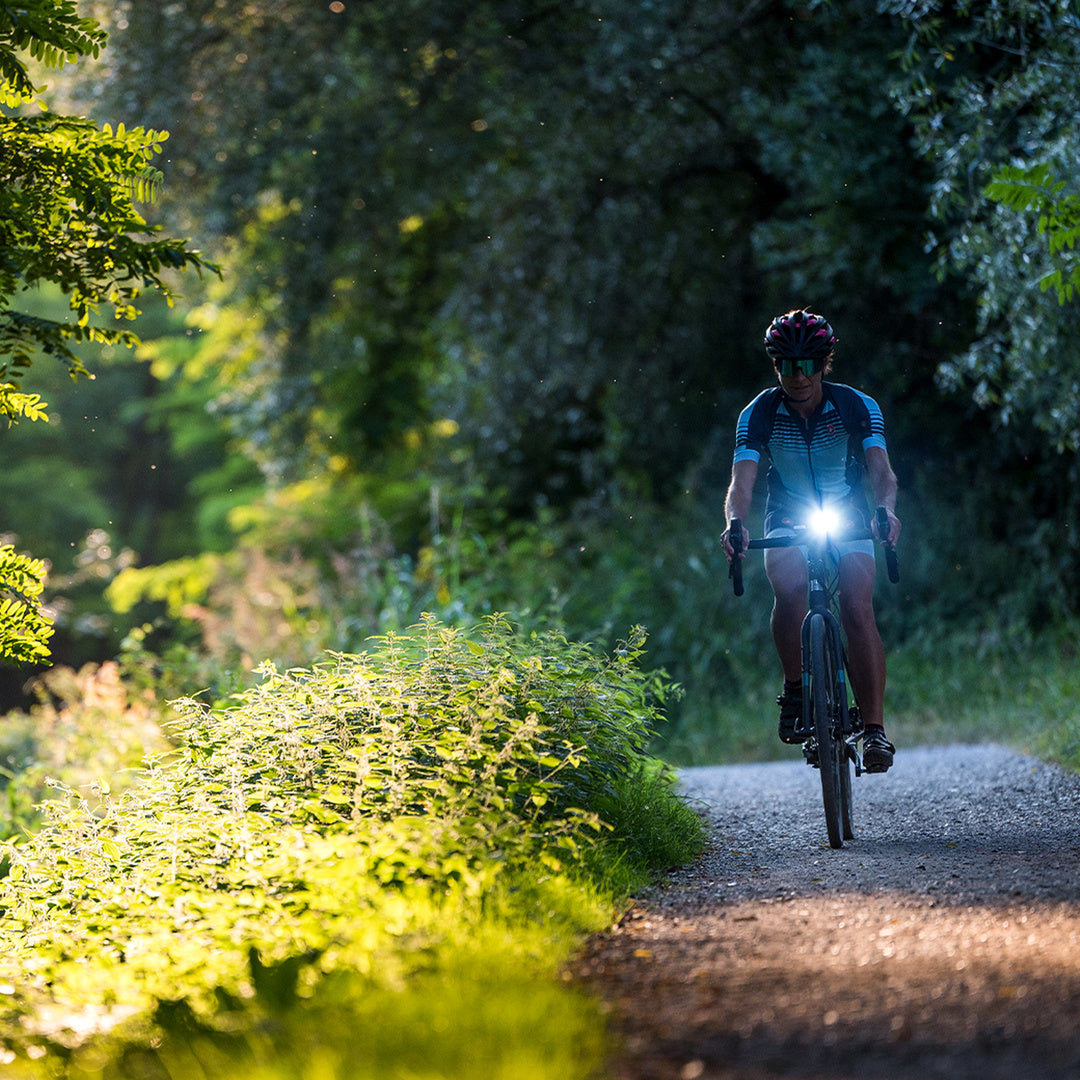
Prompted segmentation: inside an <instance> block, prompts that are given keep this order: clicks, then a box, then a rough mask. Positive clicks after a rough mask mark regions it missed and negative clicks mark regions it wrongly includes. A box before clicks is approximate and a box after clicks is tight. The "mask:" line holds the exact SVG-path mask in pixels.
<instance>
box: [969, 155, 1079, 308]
mask: <svg viewBox="0 0 1080 1080" xmlns="http://www.w3.org/2000/svg"><path fill="white" fill-rule="evenodd" d="M1064 187H1065V181H1064V180H1058V181H1055V180H1054V176H1053V173H1051V171H1050V167H1049V166H1048V165H1034V166H1032V167H1031V168H1027V169H1024V168H1019V167H1017V166H1005V167H1004V168H1003V169H1002V170H1001V171H1000V172H999V173H998V175H997V176H995V177H994V179H993V180H992V181H991V182H990V183H989V184H988V185H987V186H986V195H987V197H988V198H991V199H993V200H995V201H996V202H1000V203H1003V204H1004V205H1005V206H1007V207H1009V209H1010V210H1015V211H1017V212H1019V213H1026V212H1028V211H1032V210H1034V211H1035V212H1036V213H1037V214H1038V222H1039V224H1038V229H1039V232H1040V233H1041V234H1043V235H1045V236H1046V238H1047V245H1048V247H1049V252H1050V256H1051V258H1054V257H1055V256H1057V257H1058V258H1057V259H1055V262H1056V263H1057V265H1056V266H1055V268H1054V269H1053V270H1052V271H1050V273H1048V274H1047V275H1046V276H1045V277H1044V278H1042V280H1041V281H1040V282H1039V287H1040V288H1041V289H1042V290H1043V291H1044V292H1045V291H1046V290H1047V289H1049V288H1053V289H1054V290H1055V291H1056V292H1057V295H1058V303H1060V304H1064V303H1065V302H1066V301H1067V300H1071V299H1072V298H1073V296H1074V295H1075V294H1076V293H1077V290H1078V289H1080V264H1078V263H1077V262H1076V260H1075V259H1071V258H1069V259H1068V261H1066V259H1065V257H1064V252H1065V250H1066V249H1068V250H1069V251H1070V252H1072V250H1073V249H1074V248H1075V247H1076V243H1077V241H1078V240H1080V195H1077V194H1075V193H1070V194H1068V195H1064V196H1063V195H1062V194H1061V192H1062V190H1063V189H1064ZM1070 263H1071V264H1072V265H1070Z"/></svg>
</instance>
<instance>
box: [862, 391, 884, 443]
mask: <svg viewBox="0 0 1080 1080" xmlns="http://www.w3.org/2000/svg"><path fill="white" fill-rule="evenodd" d="M855 393H857V394H858V395H859V397H860V398H861V399H862V403H863V404H864V405H865V406H866V411H867V412H868V413H869V414H870V431H869V434H867V435H866V436H864V438H863V441H862V447H863V449H864V450H868V449H869V448H870V447H871V446H877V447H880V448H881V449H882V450H886V451H887V450H888V447H887V446H886V445H885V418H884V417H883V416H882V415H881V408H880V407H879V405H878V403H877V402H876V401H875V400H874V399H873V398H872V397H870V396H869V395H868V394H864V393H862V391H860V390H856V391H855Z"/></svg>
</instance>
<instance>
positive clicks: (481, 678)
mask: <svg viewBox="0 0 1080 1080" xmlns="http://www.w3.org/2000/svg"><path fill="white" fill-rule="evenodd" d="M642 648H643V636H642V635H641V634H640V633H639V632H635V634H633V635H631V638H630V640H629V641H628V642H626V643H624V644H623V645H622V647H621V648H620V649H618V650H617V651H616V652H615V653H614V654H613V655H611V656H602V655H599V654H597V653H596V652H595V651H594V650H592V649H590V648H587V647H585V646H582V645H578V644H574V643H572V642H569V641H567V640H566V639H565V638H564V637H562V636H560V635H557V634H552V633H548V634H532V635H529V636H528V637H523V636H521V635H519V634H517V633H515V631H514V630H513V629H512V628H511V627H510V626H509V625H508V623H507V622H506V621H505V620H504V619H502V618H501V617H498V616H493V617H492V618H490V619H488V620H487V621H486V623H485V624H484V627H483V628H482V630H481V631H479V632H474V633H465V632H463V631H459V630H454V629H451V628H448V627H446V626H445V625H443V624H441V623H439V622H438V621H437V620H435V619H433V618H425V620H424V621H423V622H422V624H421V625H420V626H419V627H417V628H414V629H413V630H412V631H410V632H408V633H406V634H402V635H389V636H387V637H385V638H383V639H382V640H381V641H379V642H378V643H377V644H376V645H375V646H374V647H373V649H372V651H371V652H370V653H368V654H364V655H345V654H341V655H335V656H333V657H331V658H330V659H329V660H327V661H325V662H323V663H321V664H318V665H316V666H314V667H311V668H306V669H294V670H290V671H284V672H281V671H277V670H276V669H274V668H273V667H270V666H266V667H265V668H264V669H263V671H262V681H261V682H260V683H259V684H258V685H257V686H255V687H254V688H252V689H250V690H248V691H245V692H244V693H242V694H240V695H238V696H237V697H236V698H235V699H234V700H233V701H232V702H230V703H228V704H226V705H225V706H224V707H211V706H209V705H206V704H202V703H199V702H197V701H194V700H188V701H184V702H180V703H176V708H177V710H178V717H179V718H178V720H177V721H176V723H175V725H174V729H173V730H172V731H171V732H170V734H171V736H172V739H173V740H174V742H175V745H176V747H177V749H176V750H175V751H173V752H172V753H169V754H166V755H164V756H162V757H161V758H160V759H159V760H156V761H152V762H151V763H150V764H149V767H148V768H147V770H146V772H145V774H144V776H143V777H142V779H141V781H140V783H138V784H137V785H135V786H134V787H132V788H129V789H128V790H126V791H124V792H123V793H122V794H120V795H118V796H115V795H113V794H112V793H111V791H110V790H109V785H108V783H107V781H106V782H100V783H98V784H95V785H92V786H91V788H90V789H89V790H88V791H80V790H75V789H73V788H70V787H63V786H61V789H60V792H59V794H60V796H61V797H60V799H59V800H58V801H56V802H53V803H51V804H50V805H49V806H48V808H47V813H48V822H47V824H46V826H45V827H44V828H43V829H42V831H41V832H40V833H38V834H37V835H36V836H34V837H32V838H30V839H29V840H27V841H25V842H23V843H20V844H9V845H7V848H6V853H7V858H8V859H9V861H10V872H9V874H8V877H7V878H6V880H5V881H3V882H2V883H0V912H2V917H0V944H2V959H0V983H2V984H4V985H5V988H6V992H7V994H6V997H5V999H4V1001H5V1005H6V1008H5V1011H4V1013H3V1014H2V1015H0V1054H2V1055H3V1056H4V1058H5V1060H6V1062H7V1064H8V1068H9V1070H21V1071H12V1072H11V1075H14V1076H35V1077H36V1076H44V1075H48V1076H50V1077H52V1076H72V1077H74V1076H81V1075H84V1074H85V1072H86V1071H90V1065H91V1063H93V1068H96V1069H98V1070H99V1071H98V1072H97V1073H95V1074H94V1075H102V1076H106V1077H121V1076H129V1075H133V1074H134V1075H146V1076H154V1077H156V1076H162V1077H164V1076H168V1077H170V1078H174V1080H175V1078H176V1077H179V1076H188V1075H191V1076H203V1075H214V1073H213V1072H211V1071H206V1062H207V1061H211V1060H218V1059H226V1058H227V1059H229V1060H235V1061H237V1062H239V1063H241V1064H243V1065H244V1067H245V1069H246V1070H247V1071H246V1072H245V1075H260V1076H262V1075H265V1076H267V1077H287V1076H301V1075H313V1074H310V1073H307V1072H304V1071H303V1070H304V1069H306V1068H307V1067H309V1065H310V1053H309V1051H310V1050H311V1043H312V1038H313V1036H312V1034H311V1032H310V1031H309V1030H308V1026H309V1025H311V1024H313V1023H315V1022H318V1023H319V1024H320V1025H329V1026H328V1027H320V1039H321V1042H322V1044H323V1048H322V1049H321V1050H320V1051H319V1053H320V1054H321V1055H322V1056H323V1057H324V1058H326V1060H327V1061H331V1059H332V1060H333V1061H340V1062H346V1061H350V1060H352V1059H355V1058H356V1055H360V1056H361V1058H362V1059H363V1060H370V1061H372V1062H377V1061H379V1060H382V1059H383V1057H385V1055H387V1054H389V1055H391V1056H392V1055H393V1054H394V1053H397V1052H398V1051H397V1050H395V1047H398V1048H399V1047H400V1043H401V1041H402V1034H401V1032H400V1031H398V1030H396V1029H395V1028H394V1024H395V1023H400V1022H403V1018H408V1017H410V1015H411V1014H412V1015H413V1016H415V1015H419V1014H421V1013H426V1011H427V1008H428V1006H426V1005H425V1004H424V1002H426V1001H430V1009H431V1010H432V1011H433V1013H434V1014H435V1015H434V1016H428V1020H429V1022H434V1021H435V1020H439V1017H440V1016H441V1014H443V1013H446V1015H444V1016H442V1018H441V1020H439V1023H440V1024H441V1025H442V1026H441V1027H439V1028H437V1029H435V1028H432V1029H431V1030H428V1031H427V1033H426V1035H422V1034H420V1033H418V1032H417V1031H416V1030H415V1027H416V1026H417V1025H416V1024H415V1023H414V1022H413V1020H409V1023H410V1025H411V1027H410V1032H409V1035H410V1039H412V1040H413V1041H416V1042H417V1043H418V1045H420V1046H423V1045H424V1044H425V1039H426V1040H427V1043H426V1052H427V1053H428V1054H429V1055H431V1057H432V1060H437V1061H439V1062H442V1061H444V1060H445V1061H446V1062H447V1065H446V1069H445V1070H444V1069H443V1067H442V1065H441V1064H440V1065H439V1066H438V1067H437V1068H432V1069H431V1075H439V1076H442V1075H510V1074H511V1073H512V1072H514V1071H515V1070H518V1071H517V1074H518V1075H520V1074H521V1070H522V1069H525V1071H526V1072H527V1073H528V1075H532V1076H545V1075H551V1076H562V1077H566V1076H573V1075H586V1074H587V1072H588V1070H589V1069H590V1068H592V1067H593V1066H594V1065H595V1063H596V1060H597V1059H596V1054H597V1053H598V1052H599V1051H598V1046H599V1042H598V1035H597V1031H598V1030H599V1028H598V1026H597V1025H598V1021H595V1016H594V1017H593V1020H590V1021H588V1022H587V1023H585V1022H583V1021H582V1020H579V1021H577V1023H576V1026H575V1027H574V1028H573V1030H574V1031H575V1032H577V1033H578V1035H580V1038H578V1039H577V1045H578V1049H577V1050H573V1051H572V1052H569V1057H570V1058H573V1059H574V1060H573V1062H570V1061H568V1057H567V1055H568V1051H567V1047H566V1045H565V1044H564V1043H562V1042H560V1044H559V1046H560V1047H561V1049H560V1048H559V1047H555V1046H552V1047H550V1048H548V1049H543V1046H544V1045H545V1043H544V1041H543V1040H538V1041H537V1042H536V1043H535V1044H534V1045H532V1046H531V1048H530V1046H527V1045H522V1046H521V1047H520V1048H519V1049H518V1050H515V1051H514V1053H513V1054H510V1049H509V1048H510V1043H508V1041H507V1035H506V1032H505V1031H502V1034H499V1032H500V1031H501V1030H502V1029H504V1028H505V1027H506V1026H507V1025H508V1024H509V1025H510V1026H511V1027H512V1026H513V1025H514V1024H515V1023H516V1024H518V1025H519V1030H518V1035H519V1036H520V1037H521V1039H523V1040H524V1041H525V1042H526V1043H527V1042H528V1041H529V1040H531V1039H533V1037H534V1036H535V1035H536V1032H535V1031H534V1021H533V1020H530V1019H528V1017H529V1016H530V1015H531V1011H532V1010H531V1006H530V1002H531V1001H532V1000H533V998H534V995H533V994H532V992H531V991H528V992H527V990H526V988H527V987H528V986H529V985H535V984H537V983H539V986H538V987H537V989H536V994H535V1000H536V1002H537V1003H539V1004H540V1008H541V1011H545V1010H547V1011H550V1012H551V1013H552V1015H553V1016H556V1015H557V1016H562V1015H563V1014H565V1013H569V1012H574V1011H575V1009H576V1007H574V1008H571V1007H569V1006H568V1005H567V1004H566V1002H565V1000H564V999H563V998H562V997H561V996H560V994H559V993H555V991H554V987H553V985H551V984H552V983H553V980H554V976H555V975H556V973H557V970H558V966H559V964H560V963H561V962H562V960H563V959H564V958H565V957H566V956H567V955H568V951H569V950H570V949H571V948H572V946H573V943H574V941H576V940H577V937H578V935H580V934H581V933H582V932H584V931H588V930H594V929H598V928H600V927H602V926H603V925H606V924H607V923H608V922H609V921H610V920H611V918H612V916H613V913H614V911H615V909H616V905H617V904H618V902H619V900H620V898H621V897H625V896H626V895H627V890H628V889H629V888H632V887H637V886H638V885H640V884H641V883H642V882H643V881H644V880H647V877H648V874H649V873H650V872H651V871H652V870H655V869H663V868H666V867H668V866H670V865H672V864H674V863H677V862H681V861H685V860H686V859H688V858H691V857H693V856H694V855H695V854H696V853H697V852H698V851H699V850H700V847H701V843H702V827H701V825H700V823H699V822H698V821H697V819H696V818H695V817H694V815H693V814H692V813H691V812H690V810H689V809H688V808H687V807H686V806H685V805H684V804H683V803H682V802H681V800H679V799H678V797H677V796H676V795H675V794H674V793H673V791H672V787H671V784H670V778H669V777H668V776H667V775H666V773H665V772H664V771H663V770H662V769H660V768H659V767H658V766H657V765H656V763H654V762H652V760H651V759H650V758H649V756H648V754H647V752H646V746H647V744H648V742H649V740H650V738H651V736H652V734H653V728H654V726H655V724H656V723H657V722H658V721H659V719H660V713H659V711H658V703H657V700H656V694H657V692H658V691H662V690H663V683H662V681H659V680H657V678H656V677H655V676H650V675H646V674H644V673H642V671H641V670H640V668H639V660H640V658H641V652H642ZM416 994H420V995H421V997H420V998H416V997H415V995H416ZM481 1001H482V1002H483V1004H482V1003H481ZM500 1003H501V1004H500ZM462 1010H464V1012H463V1011H462ZM506 1010H509V1012H507V1011H506ZM577 1011H580V1010H579V1009H578V1010H577ZM465 1013H467V1015H465ZM515 1014H520V1016H519V1018H518V1020H514V1019H513V1016H514V1015H515ZM590 1015H593V1014H591V1013H590V1012H589V1010H588V1009H586V1010H585V1011H584V1013H582V1016H585V1017H588V1016H590ZM358 1024H361V1025H362V1036H361V1034H360V1032H359V1031H358V1030H357V1025H358ZM521 1029H527V1031H525V1032H524V1033H523V1031H522V1030H521ZM455 1030H459V1034H457V1035H450V1034H448V1031H455ZM485 1031H486V1032H487V1036H484V1034H483V1033H484V1032H485ZM589 1032H591V1034H589ZM477 1038H481V1039H483V1038H490V1040H491V1045H490V1046H489V1047H488V1048H487V1049H486V1050H484V1049H483V1048H478V1047H477V1046H475V1045H474V1046H472V1048H471V1049H467V1048H466V1045H465V1043H463V1041H462V1040H463V1039H474V1040H475V1039H477ZM387 1040H388V1041H387ZM519 1041H520V1040H519ZM305 1048H306V1049H305ZM418 1052H419V1051H418ZM484 1054H487V1055H488V1060H486V1061H484V1060H482V1059H483V1057H484ZM537 1054H539V1055H540V1056H542V1057H545V1058H550V1062H549V1066H543V1068H541V1065H540V1064H538V1063H537V1062H536V1061H535V1060H533V1058H535V1056H536V1055H537ZM305 1055H306V1056H305ZM478 1055H479V1058H478ZM508 1055H509V1056H508ZM522 1055H524V1058H523V1057H522ZM526 1059H528V1060H527V1061H526ZM305 1060H306V1061H307V1064H304V1062H305ZM136 1062H137V1063H138V1064H137V1066H136V1064H135V1063H136ZM185 1062H186V1063H187V1064H185ZM454 1062H457V1064H456V1065H455V1064H454ZM44 1063H48V1068H46V1064H44ZM200 1063H201V1064H200ZM196 1064H197V1065H198V1068H201V1069H204V1071H203V1072H198V1071H196ZM373 1067H374V1066H373ZM548 1067H550V1070H551V1071H543V1070H544V1069H547V1068H548ZM328 1068H330V1066H328ZM48 1069H51V1070H52V1071H48ZM80 1070H83V1071H81V1072H80ZM125 1070H127V1071H125ZM185 1070H187V1071H185ZM5 1075H6V1074H5ZM328 1075H335V1073H334V1072H333V1071H331V1072H329V1074H328Z"/></svg>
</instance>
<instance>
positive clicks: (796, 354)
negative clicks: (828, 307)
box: [765, 309, 838, 364]
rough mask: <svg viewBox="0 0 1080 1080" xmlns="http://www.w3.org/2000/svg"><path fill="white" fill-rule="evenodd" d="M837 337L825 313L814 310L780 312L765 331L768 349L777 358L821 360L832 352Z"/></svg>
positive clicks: (823, 360)
mask: <svg viewBox="0 0 1080 1080" xmlns="http://www.w3.org/2000/svg"><path fill="white" fill-rule="evenodd" d="M837 340H838V339H837V337H836V335H835V334H834V333H833V328H832V327H831V326H830V325H829V324H828V322H827V321H826V320H825V319H824V318H823V317H822V316H821V315H815V314H814V313H813V312H810V311H801V310H798V309H796V310H795V311H789V312H788V313H787V314H786V315H778V316H777V317H776V318H775V319H773V321H772V322H771V323H769V328H768V329H767V330H766V331H765V351H766V352H767V353H768V354H769V356H771V357H772V358H773V360H800V359H804V358H805V359H810V360H820V361H821V362H822V364H824V362H825V361H826V360H827V359H828V358H829V357H830V356H831V355H832V351H833V348H834V347H835V346H836V342H837Z"/></svg>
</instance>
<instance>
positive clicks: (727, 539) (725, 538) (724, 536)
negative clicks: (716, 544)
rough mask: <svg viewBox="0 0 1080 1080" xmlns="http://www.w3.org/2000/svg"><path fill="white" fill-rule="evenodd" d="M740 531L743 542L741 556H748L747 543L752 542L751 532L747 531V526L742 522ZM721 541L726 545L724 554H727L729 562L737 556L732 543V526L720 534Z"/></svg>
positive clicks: (740, 550) (740, 548)
mask: <svg viewBox="0 0 1080 1080" xmlns="http://www.w3.org/2000/svg"><path fill="white" fill-rule="evenodd" d="M739 532H740V533H741V538H742V544H741V545H740V547H739V558H740V559H745V558H746V545H747V544H749V543H750V533H749V532H747V529H746V526H745V525H743V524H742V523H741V522H740V525H739ZM720 542H721V543H722V544H723V545H724V554H725V555H727V560H728V562H731V560H732V559H733V558H735V548H734V545H733V544H732V543H731V526H730V524H729V525H728V527H727V528H726V529H725V530H724V531H723V532H722V533H721V534H720Z"/></svg>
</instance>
